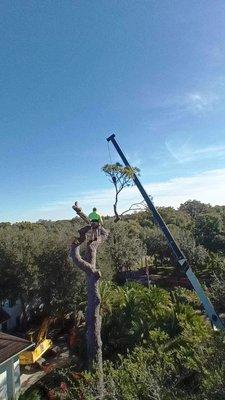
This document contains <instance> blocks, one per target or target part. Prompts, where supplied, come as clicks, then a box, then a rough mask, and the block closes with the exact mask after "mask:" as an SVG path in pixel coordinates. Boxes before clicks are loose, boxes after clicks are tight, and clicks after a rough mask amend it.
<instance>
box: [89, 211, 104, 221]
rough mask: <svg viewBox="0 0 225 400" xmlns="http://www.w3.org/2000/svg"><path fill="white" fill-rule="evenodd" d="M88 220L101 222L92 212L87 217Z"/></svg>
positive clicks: (96, 214)
mask: <svg viewBox="0 0 225 400" xmlns="http://www.w3.org/2000/svg"><path fill="white" fill-rule="evenodd" d="M88 218H89V219H90V220H91V221H93V220H96V221H98V222H102V217H101V215H100V214H98V213H97V212H96V211H92V212H91V214H89V215H88Z"/></svg>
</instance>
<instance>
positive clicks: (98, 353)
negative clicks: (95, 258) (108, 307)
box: [86, 273, 103, 398]
mask: <svg viewBox="0 0 225 400" xmlns="http://www.w3.org/2000/svg"><path fill="white" fill-rule="evenodd" d="M99 284H100V274H93V273H91V274H90V275H88V276H87V292H88V299H87V314H86V326H87V332H86V337H87V353H88V369H89V370H92V369H93V363H94V362H95V363H96V366H97V368H98V373H99V394H100V398H101V397H102V395H103V367H102V339H101V322H102V321H101V320H102V318H101V314H100V306H101V297H100V290H99Z"/></svg>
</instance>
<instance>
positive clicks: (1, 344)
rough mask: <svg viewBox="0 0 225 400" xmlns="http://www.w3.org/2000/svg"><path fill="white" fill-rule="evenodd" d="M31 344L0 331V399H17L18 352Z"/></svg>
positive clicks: (18, 388)
mask: <svg viewBox="0 0 225 400" xmlns="http://www.w3.org/2000/svg"><path fill="white" fill-rule="evenodd" d="M32 345H33V344H32V343H30V342H29V341H28V340H25V339H21V338H18V337H16V336H12V335H8V334H6V333H2V332H0V399H1V400H14V399H18V397H19V392H20V365H19V354H20V353H22V352H23V351H24V350H27V349H28V348H29V347H31V346H32Z"/></svg>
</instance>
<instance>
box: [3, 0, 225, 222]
mask: <svg viewBox="0 0 225 400" xmlns="http://www.w3.org/2000/svg"><path fill="white" fill-rule="evenodd" d="M0 19H1V24H0V54H1V57H0V85H1V90H0V115H1V118H0V159H1V168H0V182H1V194H0V204H1V213H0V220H1V221H20V220H31V221H35V220H38V219H40V218H44V219H53V220H55V219H61V218H72V217H73V211H72V209H71V204H72V203H73V201H74V200H79V201H80V203H81V205H83V207H84V209H85V211H87V212H88V211H89V210H90V209H91V208H92V206H93V205H96V206H97V207H99V208H100V209H101V210H102V212H103V213H112V202H113V192H112V189H111V186H110V184H109V182H108V181H107V179H106V178H105V176H104V175H103V173H102V172H101V167H102V165H104V164H105V163H107V162H109V156H108V150H107V144H106V141H105V138H106V137H107V136H108V135H109V134H111V133H113V132H114V133H116V135H117V138H118V140H119V142H120V144H121V145H122V147H123V149H124V151H125V152H126V154H127V156H128V158H129V160H130V162H131V164H133V165H137V166H138V167H140V168H141V171H142V178H141V179H142V182H143V183H144V184H145V185H146V188H147V190H148V192H149V193H150V194H151V195H153V198H154V202H155V204H156V205H173V206H175V207H177V206H178V205H179V204H180V203H181V202H183V201H185V200H188V199H189V198H197V199H199V200H201V201H205V202H211V203H212V204H225V185H224V181H225V24H224V21H225V3H224V1H220V0H218V1H216V2H212V1H211V0H209V1H205V0H200V1H192V0H187V1H184V0H179V1H176V0H173V1H170V0H163V1H144V0H143V1H133V0H129V1H126V0H121V1H112V0H104V1H101V0H98V1H86V0H82V1H75V0H73V1H72V0H71V1H69V0H65V1H57V0H55V1H43V2H41V1H32V0H31V1H29V2H28V1H23V0H21V1H19V2H16V1H15V2H9V1H2V2H1V4H0ZM112 159H113V161H117V160H118V157H117V156H116V154H115V153H114V151H113V149H112ZM138 199H139V196H138V194H137V192H136V191H135V189H134V188H132V189H130V190H128V191H127V192H126V193H124V195H123V196H122V199H121V208H123V207H126V206H127V205H128V204H130V203H132V202H133V201H136V200H138Z"/></svg>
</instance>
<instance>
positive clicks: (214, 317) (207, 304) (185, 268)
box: [107, 134, 225, 329]
mask: <svg viewBox="0 0 225 400" xmlns="http://www.w3.org/2000/svg"><path fill="white" fill-rule="evenodd" d="M107 141H108V142H110V141H111V142H112V144H113V145H114V147H115V149H116V150H117V152H118V154H119V156H120V157H121V159H122V161H123V162H124V164H125V166H127V167H131V166H130V164H129V162H128V160H127V158H126V157H125V155H124V153H123V151H122V150H121V148H120V146H119V145H118V143H117V141H116V139H115V134H113V135H111V136H109V137H108V138H107ZM133 181H134V183H135V185H136V186H137V188H138V190H139V192H140V193H141V195H142V197H143V198H144V200H145V202H146V204H147V206H148V208H149V209H150V211H151V212H152V214H153V217H154V220H155V221H156V222H157V224H158V225H159V227H160V229H161V231H162V232H163V234H164V236H165V238H166V240H167V242H168V244H169V246H170V248H171V250H172V251H173V254H174V256H175V258H176V261H177V263H178V265H179V267H180V269H181V270H182V272H184V273H185V274H186V276H187V278H188V279H189V281H190V282H191V284H192V286H193V288H194V289H195V291H196V293H197V295H198V297H199V300H200V301H201V303H202V305H203V307H204V309H205V312H206V314H207V315H208V317H209V319H210V321H211V323H212V324H213V326H215V327H216V328H218V329H225V325H224V324H223V322H222V321H221V319H220V318H219V316H218V314H217V313H216V311H215V309H214V307H213V305H212V303H211V301H210V300H209V299H208V297H207V296H206V294H205V292H204V290H203V288H202V286H201V285H200V283H199V281H198V279H197V277H196V276H195V274H194V273H193V271H192V270H191V267H190V266H189V264H188V261H187V259H186V257H185V256H184V254H183V252H182V251H181V249H180V248H179V246H178V244H177V243H176V241H175V239H174V237H173V236H172V234H171V232H170V231H169V229H168V227H167V225H166V224H165V222H164V220H163V218H162V217H161V215H160V214H159V212H158V211H157V209H156V208H155V206H154V204H153V202H152V201H151V199H150V197H149V196H148V194H147V192H146V191H145V189H144V188H143V186H142V184H141V182H140V180H139V179H138V177H137V175H136V174H134V175H133Z"/></svg>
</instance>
